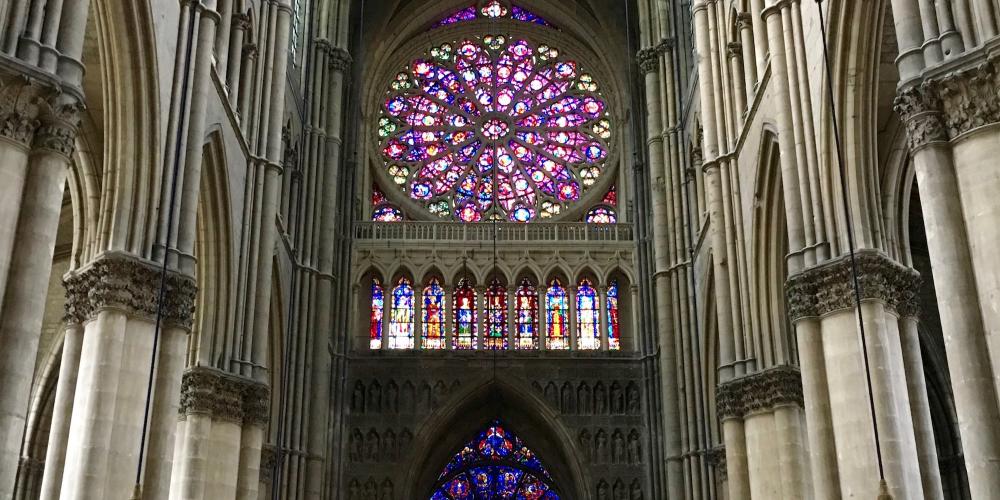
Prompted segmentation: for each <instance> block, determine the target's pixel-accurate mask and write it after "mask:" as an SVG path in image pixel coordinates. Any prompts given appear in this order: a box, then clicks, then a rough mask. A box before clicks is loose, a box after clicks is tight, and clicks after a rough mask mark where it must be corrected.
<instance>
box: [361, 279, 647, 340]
mask: <svg viewBox="0 0 1000 500" xmlns="http://www.w3.org/2000/svg"><path fill="white" fill-rule="evenodd" d="M518 276H519V278H518V279H517V280H515V281H507V280H506V279H505V278H503V277H501V276H491V277H490V278H488V279H487V280H484V281H483V282H481V283H478V282H477V281H476V280H475V279H474V278H473V277H471V276H470V275H468V274H462V275H460V276H459V277H457V278H456V279H455V280H454V282H447V281H445V280H444V279H443V277H442V275H441V274H440V273H437V272H433V271H432V272H428V273H427V274H426V276H425V277H424V279H423V280H421V281H419V282H418V281H415V280H414V279H413V278H412V275H411V274H410V273H407V272H397V274H396V275H395V276H394V278H393V279H392V280H391V281H386V280H384V279H382V278H380V277H379V276H377V275H376V274H375V273H369V274H367V275H366V277H365V279H364V280H363V283H362V285H361V290H362V291H363V294H362V296H361V297H360V301H359V302H360V304H362V305H363V307H364V310H363V312H362V314H360V315H359V317H360V318H362V319H363V321H364V322H365V323H366V324H365V325H359V327H361V326H363V327H364V330H363V331H367V332H368V339H367V348H368V349H370V350H408V349H418V350H428V351H433V350H458V351H464V350H480V349H482V350H524V351H530V350H540V351H545V350H548V351H621V350H623V346H625V345H626V344H627V343H628V339H629V335H628V332H630V330H631V329H630V325H629V320H628V319H627V318H628V312H627V311H629V310H630V307H629V306H630V302H631V300H630V297H629V294H630V293H631V287H630V286H629V285H628V281H627V279H626V278H625V277H624V276H623V275H621V274H620V273H616V274H613V275H611V276H610V277H608V278H606V279H603V280H598V279H597V278H596V277H595V276H594V275H592V274H591V273H586V272H585V273H582V274H581V275H580V276H579V277H577V279H575V280H573V281H569V280H568V279H567V278H565V276H564V275H558V274H553V275H552V276H550V277H548V279H545V280H542V281H539V280H538V279H536V278H534V277H533V276H531V275H530V274H528V273H521V274H520V275H518ZM359 330H360V328H359Z"/></svg>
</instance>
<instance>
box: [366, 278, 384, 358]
mask: <svg viewBox="0 0 1000 500" xmlns="http://www.w3.org/2000/svg"><path fill="white" fill-rule="evenodd" d="M384 307H385V296H384V295H383V293H382V284H381V283H379V281H378V280H377V279H372V307H371V318H370V321H369V324H368V325H369V326H368V339H369V341H368V347H369V348H370V349H381V348H382V311H383V309H384Z"/></svg>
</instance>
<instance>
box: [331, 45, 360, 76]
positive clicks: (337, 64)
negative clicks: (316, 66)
mask: <svg viewBox="0 0 1000 500" xmlns="http://www.w3.org/2000/svg"><path fill="white" fill-rule="evenodd" d="M353 61H354V60H353V59H352V58H351V54H350V53H349V52H347V50H345V49H342V48H340V47H331V48H330V55H329V56H328V59H327V63H328V64H329V65H330V69H332V70H334V71H341V72H347V69H348V68H350V67H351V63H352V62H353Z"/></svg>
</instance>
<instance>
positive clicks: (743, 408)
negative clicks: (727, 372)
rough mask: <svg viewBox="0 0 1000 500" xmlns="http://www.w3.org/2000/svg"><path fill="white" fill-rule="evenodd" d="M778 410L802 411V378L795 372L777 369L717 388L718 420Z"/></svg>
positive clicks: (782, 368)
mask: <svg viewBox="0 0 1000 500" xmlns="http://www.w3.org/2000/svg"><path fill="white" fill-rule="evenodd" d="M780 406H798V407H799V408H802V407H803V399H802V376H801V375H800V374H799V370H798V368H795V367H792V366H778V367H775V368H769V369H767V370H764V371H761V372H757V373H752V374H750V375H746V376H744V377H740V378H737V379H733V380H730V381H728V382H725V383H723V384H719V389H718V392H717V393H716V411H718V413H719V419H720V420H725V419H727V418H743V417H744V416H746V415H749V414H753V413H760V412H767V411H773V410H774V409H775V408H778V407H780Z"/></svg>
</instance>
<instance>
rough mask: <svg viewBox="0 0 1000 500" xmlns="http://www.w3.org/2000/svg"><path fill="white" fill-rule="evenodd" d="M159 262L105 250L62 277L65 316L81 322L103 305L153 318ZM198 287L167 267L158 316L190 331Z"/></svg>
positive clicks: (158, 281)
mask: <svg viewBox="0 0 1000 500" xmlns="http://www.w3.org/2000/svg"><path fill="white" fill-rule="evenodd" d="M160 271H161V267H160V265H159V264H157V263H155V262H151V261H146V260H141V259H139V258H138V257H135V256H132V255H128V254H123V253H106V254H102V255H101V256H99V257H98V258H97V259H96V260H94V261H93V262H91V263H90V264H88V265H86V266H84V267H83V268H81V269H79V270H77V271H75V272H73V273H70V274H69V275H67V276H66V277H65V278H64V279H63V287H64V288H65V290H66V308H65V311H66V315H65V319H66V321H68V322H71V323H83V322H85V321H87V320H90V319H93V318H94V317H95V316H96V315H97V313H98V312H100V311H102V310H104V309H118V310H122V311H124V312H125V313H126V314H128V315H130V316H134V317H139V318H145V319H147V320H149V321H155V320H156V313H157V302H158V299H159V293H160ZM197 290H198V287H197V285H196V284H195V280H194V278H192V277H190V276H185V275H182V274H180V273H177V272H174V271H167V279H166V283H165V290H164V295H163V310H162V316H161V319H162V321H163V323H164V324H166V325H170V326H174V327H179V328H182V329H184V330H187V331H190V330H191V326H192V322H193V318H194V303H195V297H196V295H197Z"/></svg>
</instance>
